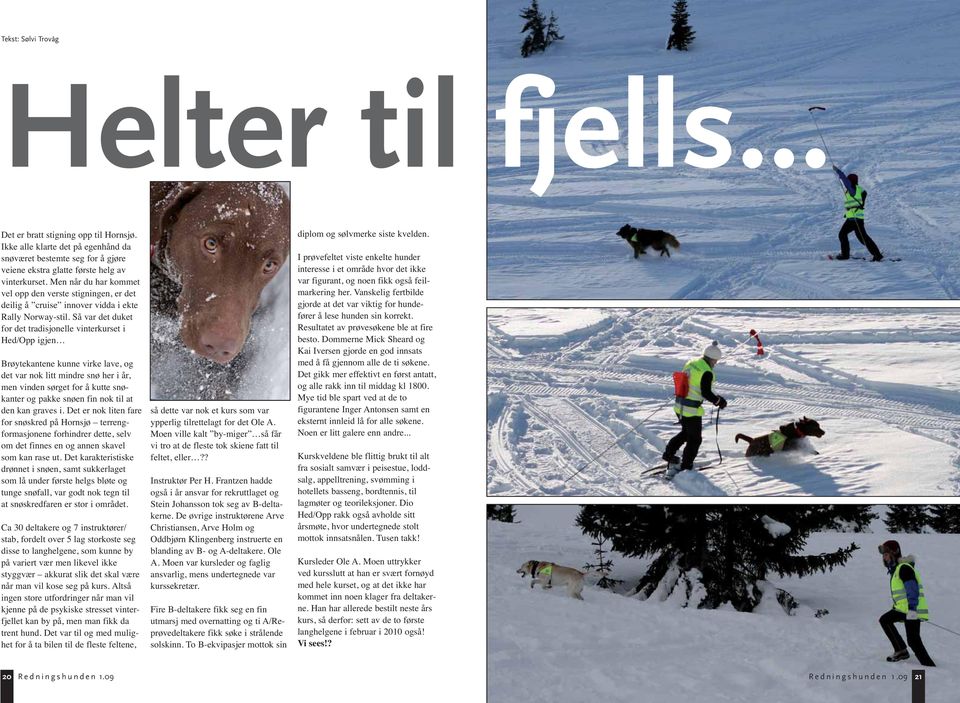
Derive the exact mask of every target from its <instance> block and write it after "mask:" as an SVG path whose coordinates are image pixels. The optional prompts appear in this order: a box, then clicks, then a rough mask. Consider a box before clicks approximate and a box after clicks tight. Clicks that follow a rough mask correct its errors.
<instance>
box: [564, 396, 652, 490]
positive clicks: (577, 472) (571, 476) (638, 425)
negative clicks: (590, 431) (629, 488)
mask: <svg viewBox="0 0 960 703" xmlns="http://www.w3.org/2000/svg"><path fill="white" fill-rule="evenodd" d="M661 410H663V406H662V405H661V406H658V407H656V408H654V410H653V412H652V413H650V414H649V415H647V416H646V417H645V418H643V419H642V420H641V421H640V422H638V423H637V424H636V425H634V426H633V427H631V428H630V429H629V430H627V431H626V432H624V433H623V434H622V435H620V436H619V437H617V438H616V439H615V440H613V443H612V444H611V445H610V446H609V447H607V448H606V449H604V450H603V451H602V452H600V453H599V454H597V455H596V456H595V457H593V458H592V459H591V460H590V461H588V462H587V463H586V464H584V465H583V466H581V467H580V468H579V469H577V470H576V471H575V472H574V473H572V474H570V475H569V476H567V477H566V478H565V479H563V482H564V483H566V482H567V481H569V480H570V479H571V478H575V477H576V476H577V475H579V474H580V472H582V471H583V470H584V469H585V468H587V467H588V466H590V464H592V463H593V462H595V461H596V460H597V459H599V458H600V457H602V456H603V455H604V454H606V453H607V452H609V451H610V450H611V449H613V448H614V447H615V446H616V445H617V443H618V442H619V441H620V440H621V439H623V438H624V437H626V436H627V435H628V434H630V433H631V432H636V431H637V428H638V427H640V425H642V424H643V423H645V422H646V421H647V420H649V419H650V418H651V417H653V416H654V415H656V414H657V413H658V412H660V411H661Z"/></svg>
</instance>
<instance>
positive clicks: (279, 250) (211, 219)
mask: <svg viewBox="0 0 960 703" xmlns="http://www.w3.org/2000/svg"><path fill="white" fill-rule="evenodd" d="M289 253H290V202H289V199H288V198H287V195H286V193H285V192H284V191H283V189H282V188H281V186H280V185H279V184H277V183H273V182H238V181H191V182H173V181H159V182H156V181H155V182H152V183H151V184H150V260H151V263H152V267H151V286H152V290H151V295H152V296H154V298H156V297H158V296H160V297H162V295H163V291H162V290H159V291H158V290H153V289H154V288H162V287H163V285H164V284H163V282H162V280H161V282H159V283H156V281H157V279H158V278H160V279H163V278H166V279H167V281H169V282H171V283H172V289H173V292H175V294H176V312H177V313H178V314H179V318H180V338H181V339H182V340H183V343H184V344H185V345H186V346H187V347H188V348H189V349H190V350H192V351H193V352H194V353H196V354H198V355H200V356H202V357H204V358H206V359H209V360H211V361H215V362H216V363H218V364H228V363H229V362H231V361H232V360H233V359H234V358H235V357H236V356H237V354H239V353H240V350H241V349H242V348H243V345H244V342H246V339H247V334H248V333H249V331H250V317H251V315H253V312H254V310H256V308H257V304H258V302H259V300H260V293H261V291H262V290H263V288H264V286H266V285H267V283H269V282H270V280H271V279H272V278H273V277H274V276H275V275H276V273H277V271H279V270H280V267H282V266H283V264H284V262H285V261H286V260H287V256H288V255H289ZM155 271H156V272H159V273H161V274H162V276H160V277H157V276H154V273H155Z"/></svg>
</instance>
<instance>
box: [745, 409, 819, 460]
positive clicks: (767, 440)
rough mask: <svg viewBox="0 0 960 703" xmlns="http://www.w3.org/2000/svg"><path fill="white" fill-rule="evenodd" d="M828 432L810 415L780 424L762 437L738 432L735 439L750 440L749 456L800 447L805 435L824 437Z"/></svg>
mask: <svg viewBox="0 0 960 703" xmlns="http://www.w3.org/2000/svg"><path fill="white" fill-rule="evenodd" d="M825 434H826V432H824V431H823V430H822V429H821V428H820V423H818V422H817V421H816V420H811V419H810V418H808V417H802V418H800V419H799V420H797V421H796V422H791V423H789V424H786V425H780V429H779V430H777V431H775V432H771V433H769V434H765V435H762V436H760V437H756V438H754V437H748V436H747V435H745V434H738V435H737V436H736V439H735V441H737V442H739V441H740V440H741V439H744V440H746V441H747V442H749V446H747V451H746V455H747V456H770V455H771V454H773V453H774V452H781V451H783V452H786V451H790V450H791V449H797V448H799V443H800V440H801V439H803V438H804V437H823V435H825Z"/></svg>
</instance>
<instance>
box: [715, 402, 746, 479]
mask: <svg viewBox="0 0 960 703" xmlns="http://www.w3.org/2000/svg"><path fill="white" fill-rule="evenodd" d="M713 424H714V427H715V428H716V441H717V455H718V456H719V457H720V461H718V462H717V464H716V465H717V466H719V467H720V468H722V469H723V473H724V474H726V476H727V478H728V479H730V483H732V484H733V487H734V488H736V489H737V493H740V484H739V483H737V482H736V481H734V480H733V476H731V475H730V472H729V471H727V469H726V467H725V466H720V464H722V463H723V452H721V451H720V408H714V409H713Z"/></svg>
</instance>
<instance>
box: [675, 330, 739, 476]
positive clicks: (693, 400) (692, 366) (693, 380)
mask: <svg viewBox="0 0 960 703" xmlns="http://www.w3.org/2000/svg"><path fill="white" fill-rule="evenodd" d="M721 356H723V352H721V351H720V347H719V346H717V343H716V342H714V343H713V344H711V345H709V346H708V347H707V348H706V349H704V350H703V356H701V357H699V358H697V359H691V360H690V361H688V362H687V363H686V364H684V367H683V374H684V375H686V376H687V385H688V389H689V390H688V391H687V394H686V395H685V396H679V395H678V396H677V398H676V403H675V404H674V406H673V411H674V412H675V413H676V414H677V420H678V422H679V423H680V431H679V432H678V433H677V434H676V435H675V436H674V437H672V438H671V439H670V441H669V442H667V446H666V449H665V450H664V452H663V460H664V461H665V462H667V471H666V477H667V478H673V477H674V476H675V475H676V474H677V471H678V467H679V470H680V471H688V470H690V469H692V468H693V460H694V459H696V458H697V452H698V451H699V450H700V443H701V442H702V441H703V437H702V434H703V414H704V411H703V401H704V400H709V401H710V402H711V403H713V404H714V405H716V406H717V407H718V408H720V409H721V410H723V408H725V407H727V401H726V400H724V399H723V396H719V395H716V394H714V392H713V381H714V378H715V374H714V372H713V367H714V366H716V365H717V362H718V361H720V357H721ZM684 444H686V446H685V447H684V449H683V458H682V459H678V458H677V450H679V449H680V447H681V446H682V445H684Z"/></svg>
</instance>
